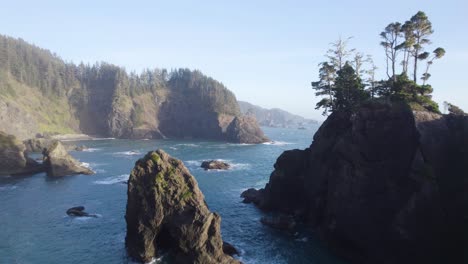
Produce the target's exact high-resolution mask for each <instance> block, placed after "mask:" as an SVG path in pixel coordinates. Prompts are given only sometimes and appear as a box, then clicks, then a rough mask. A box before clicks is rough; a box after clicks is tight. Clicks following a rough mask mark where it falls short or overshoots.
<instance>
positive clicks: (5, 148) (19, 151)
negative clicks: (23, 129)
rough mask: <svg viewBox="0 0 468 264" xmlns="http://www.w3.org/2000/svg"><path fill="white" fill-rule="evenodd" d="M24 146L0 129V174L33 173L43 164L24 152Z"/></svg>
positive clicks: (38, 170)
mask: <svg viewBox="0 0 468 264" xmlns="http://www.w3.org/2000/svg"><path fill="white" fill-rule="evenodd" d="M25 150H26V148H25V146H24V145H23V144H22V143H21V142H19V141H17V140H16V138H15V137H14V136H12V135H8V134H6V133H3V132H1V131H0V175H15V174H34V173H38V172H41V171H43V166H42V165H41V164H38V163H37V162H36V161H35V160H33V159H31V158H29V157H28V156H27V155H26V154H25Z"/></svg>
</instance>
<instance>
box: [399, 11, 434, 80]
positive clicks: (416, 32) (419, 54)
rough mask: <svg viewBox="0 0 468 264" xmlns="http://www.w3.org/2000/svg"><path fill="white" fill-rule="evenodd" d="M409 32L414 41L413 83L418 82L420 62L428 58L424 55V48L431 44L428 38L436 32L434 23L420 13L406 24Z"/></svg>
mask: <svg viewBox="0 0 468 264" xmlns="http://www.w3.org/2000/svg"><path fill="white" fill-rule="evenodd" d="M406 24H407V26H406V27H407V28H408V30H410V32H411V34H412V38H413V40H414V43H413V48H412V51H411V52H412V56H413V81H414V82H417V79H418V78H417V76H418V61H419V60H424V59H426V58H427V56H428V54H427V53H424V46H425V45H428V44H430V43H431V41H430V39H429V38H428V37H429V36H430V35H431V34H432V33H433V32H434V31H433V30H432V23H431V21H429V18H428V17H427V15H426V14H425V13H424V12H422V11H419V12H418V13H416V14H415V15H414V16H412V17H411V19H410V20H409V21H407V22H406Z"/></svg>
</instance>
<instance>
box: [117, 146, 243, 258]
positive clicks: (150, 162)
mask: <svg viewBox="0 0 468 264" xmlns="http://www.w3.org/2000/svg"><path fill="white" fill-rule="evenodd" d="M127 195H128V201H127V212H126V214H125V219H126V222H127V236H126V238H125V244H126V247H127V251H128V253H129V255H130V256H131V257H132V258H134V259H135V260H137V261H142V262H149V261H150V260H151V259H152V258H154V257H158V256H160V254H161V252H164V251H166V252H167V251H168V252H169V253H170V257H171V258H172V259H173V260H174V263H199V264H202V263H204V264H205V263H206V264H210V263H239V262H238V261H236V260H235V259H233V258H232V257H230V256H228V255H226V254H225V253H224V252H223V241H222V239H221V231H220V224H221V217H220V216H219V215H217V214H216V213H212V212H210V210H209V209H208V207H207V205H206V202H205V200H204V196H203V194H202V192H201V191H200V189H199V188H198V184H197V182H196V180H195V178H194V177H193V176H192V175H191V174H190V172H189V171H188V169H187V168H186V167H185V166H184V165H183V163H182V162H181V161H179V160H177V159H174V158H172V157H170V156H169V155H168V154H166V153H165V152H164V151H162V150H157V151H153V152H149V153H148V154H146V156H145V157H144V158H142V159H140V160H138V161H137V162H136V164H135V167H134V168H133V170H132V172H131V174H130V178H129V182H128V191H127Z"/></svg>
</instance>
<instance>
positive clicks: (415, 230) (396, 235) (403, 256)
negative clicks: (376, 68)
mask: <svg viewBox="0 0 468 264" xmlns="http://www.w3.org/2000/svg"><path fill="white" fill-rule="evenodd" d="M467 149H468V117H467V116H455V115H440V114H437V113H432V112H428V111H412V110H411V109H410V108H409V107H408V106H407V105H405V104H403V103H385V102H378V101H375V102H369V103H365V104H364V105H362V106H360V107H359V109H357V110H356V111H355V112H354V113H350V112H334V113H333V114H331V115H330V116H329V117H328V119H327V120H326V121H325V122H324V123H323V125H322V126H321V127H320V129H319V130H318V131H317V133H316V134H315V136H314V141H313V143H312V145H311V146H310V148H307V149H305V150H290V151H286V152H284V153H283V154H282V155H281V156H280V157H279V158H278V160H277V161H276V164H275V166H274V167H275V170H274V171H273V173H272V174H271V176H270V181H269V183H268V184H267V185H266V186H265V188H264V189H262V190H260V191H258V192H255V191H254V190H252V189H250V190H248V191H247V192H245V193H244V194H243V197H244V198H245V199H246V200H245V202H254V203H255V204H256V205H258V206H259V207H260V208H262V209H265V210H271V211H276V212H281V213H283V214H288V215H293V216H294V217H295V218H296V219H299V220H301V221H304V222H305V223H306V224H308V225H309V226H311V227H312V228H313V229H315V231H316V232H317V235H318V236H319V237H320V238H321V239H322V240H323V241H324V242H325V243H326V244H327V245H329V247H330V248H331V249H332V250H333V251H335V252H337V253H339V254H340V255H341V256H343V257H345V258H346V259H348V260H350V262H351V263H361V264H362V263H388V264H395V263H400V264H406V263H408V264H409V263H431V264H432V263H434V264H435V263H466V262H464V260H463V259H464V256H463V252H466V250H465V249H466V247H467V244H468V243H467V236H466V234H467V231H468V225H467V221H466V219H468V218H467V216H468V214H467V212H468V192H467V189H468V180H467V177H466V176H467V173H466V172H467V169H466V166H467V165H466V164H468V152H467Z"/></svg>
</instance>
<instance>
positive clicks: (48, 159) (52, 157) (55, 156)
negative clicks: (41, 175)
mask: <svg viewBox="0 0 468 264" xmlns="http://www.w3.org/2000/svg"><path fill="white" fill-rule="evenodd" d="M42 154H43V155H44V166H45V168H46V171H47V175H48V176H52V177H60V176H67V175H76V174H86V175H90V174H94V172H93V171H92V170H90V169H89V168H86V167H84V166H82V165H81V164H80V163H79V162H78V161H77V160H76V159H74V158H73V157H72V156H70V154H68V152H67V150H66V149H65V147H64V146H63V145H62V143H60V141H55V142H54V143H53V144H52V145H51V146H50V147H49V148H48V149H46V150H44V152H43V153H42Z"/></svg>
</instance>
